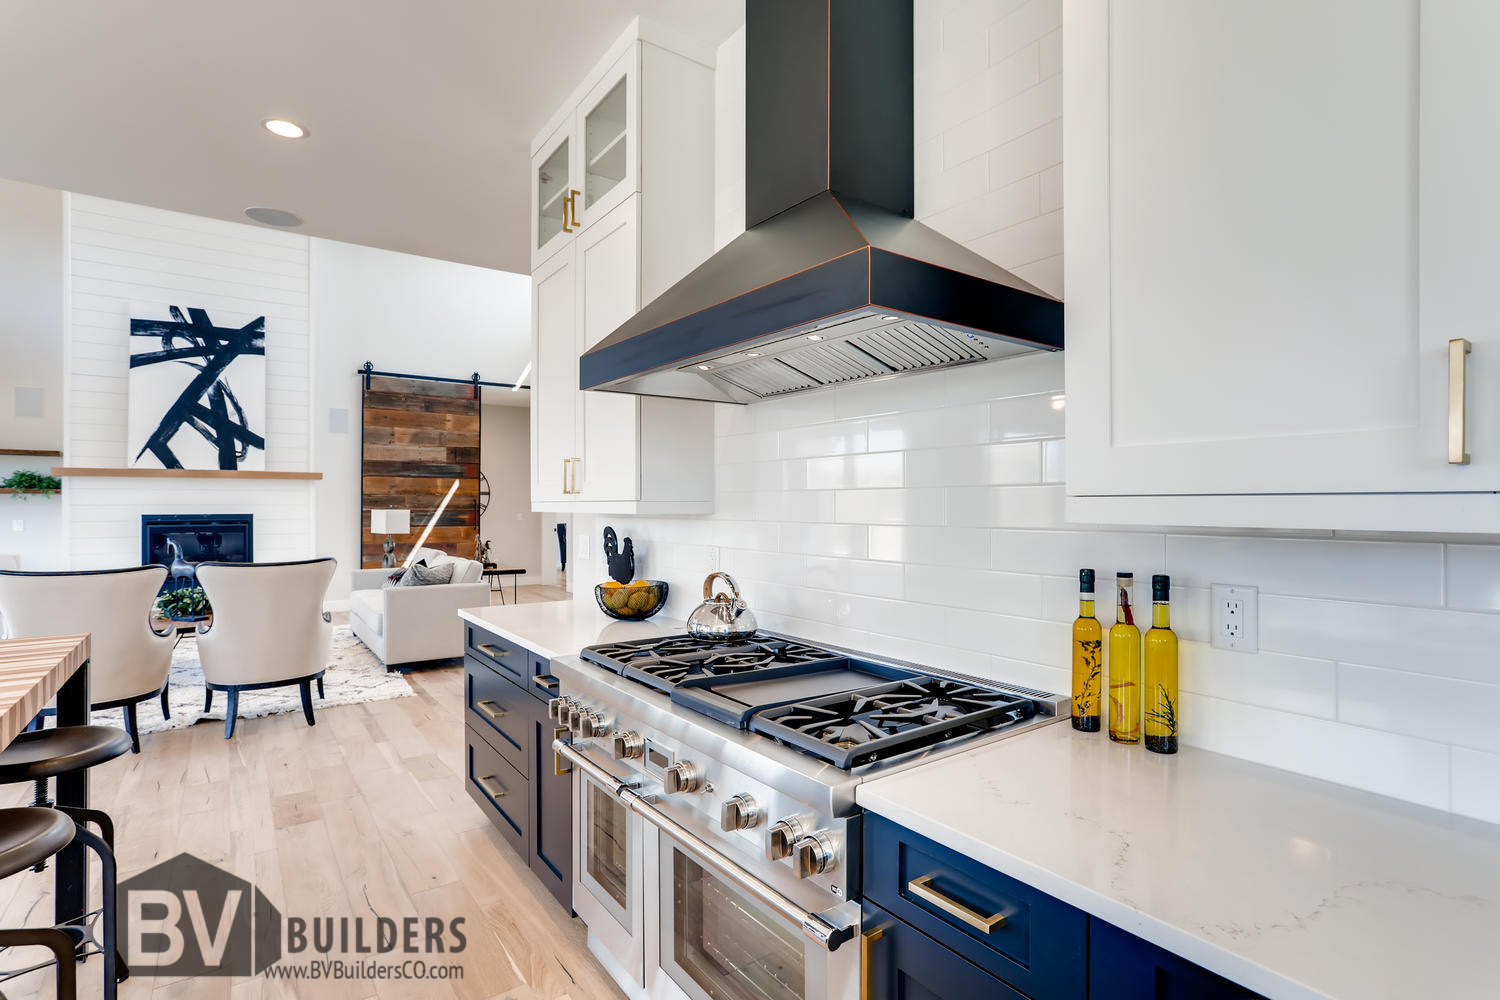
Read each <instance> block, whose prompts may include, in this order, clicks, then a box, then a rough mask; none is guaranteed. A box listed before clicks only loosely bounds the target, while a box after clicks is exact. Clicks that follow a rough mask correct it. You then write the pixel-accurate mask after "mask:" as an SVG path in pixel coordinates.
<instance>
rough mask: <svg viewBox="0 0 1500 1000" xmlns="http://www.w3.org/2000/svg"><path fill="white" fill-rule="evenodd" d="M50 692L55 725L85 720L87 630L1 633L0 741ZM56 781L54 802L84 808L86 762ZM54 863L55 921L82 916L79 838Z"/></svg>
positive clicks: (21, 726)
mask: <svg viewBox="0 0 1500 1000" xmlns="http://www.w3.org/2000/svg"><path fill="white" fill-rule="evenodd" d="M54 698H55V699H57V701H56V705H57V724H58V725H59V726H84V725H88V722H89V637H88V635H87V634H86V633H85V634H80V635H53V636H44V637H41V638H36V639H0V747H8V746H10V744H11V742H12V741H13V740H15V738H16V737H17V736H19V735H20V734H21V733H22V732H23V731H24V730H25V729H26V727H27V726H28V725H29V724H30V723H31V720H32V719H34V718H36V716H37V714H38V713H39V712H41V710H42V709H43V708H45V707H46V705H47V703H48V702H50V701H52V700H53V699H54ZM56 781H57V787H56V790H55V792H54V795H55V797H56V801H57V804H58V805H60V806H72V807H75V808H78V809H87V808H88V804H89V772H88V768H82V769H80V770H78V771H74V772H73V773H71V774H64V775H60V776H59V777H58V778H57V779H56ZM56 864H57V871H56V875H57V895H56V900H55V911H56V923H58V924H65V923H69V922H71V921H74V920H77V919H79V918H81V917H82V916H83V915H84V912H85V910H86V908H87V902H88V895H87V892H88V884H89V882H88V859H87V855H86V854H85V851H84V847H83V842H82V841H80V840H76V839H75V840H74V841H73V842H72V843H71V844H69V845H68V846H67V847H65V848H63V849H62V851H61V852H60V853H59V854H58V856H57V862H56Z"/></svg>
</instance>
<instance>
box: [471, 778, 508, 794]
mask: <svg viewBox="0 0 1500 1000" xmlns="http://www.w3.org/2000/svg"><path fill="white" fill-rule="evenodd" d="M475 784H476V785H478V786H479V787H480V789H482V790H483V791H484V794H486V795H488V796H489V797H490V798H492V799H503V798H505V789H503V788H501V787H500V782H498V781H496V780H495V776H494V775H493V774H487V775H485V776H484V777H483V778H480V779H479V780H478V781H476V782H475Z"/></svg>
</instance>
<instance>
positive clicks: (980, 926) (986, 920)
mask: <svg viewBox="0 0 1500 1000" xmlns="http://www.w3.org/2000/svg"><path fill="white" fill-rule="evenodd" d="M906 888H907V890H908V891H909V892H910V893H911V894H912V895H913V896H916V897H917V898H918V899H920V900H923V901H925V902H928V903H931V904H932V905H933V906H936V907H937V908H938V909H940V910H942V911H943V912H944V913H946V914H948V915H949V916H950V917H957V918H958V919H959V920H962V921H963V922H964V923H966V924H968V925H969V926H970V927H972V928H974V929H975V930H976V931H979V932H981V933H983V934H988V933H989V932H990V931H992V930H994V929H995V928H996V927H1004V926H1005V914H1003V913H994V914H991V915H990V916H988V917H986V916H985V915H984V914H982V913H975V912H974V911H973V910H971V909H969V908H968V907H967V906H965V905H964V904H962V903H959V902H956V901H955V900H952V899H949V898H948V897H947V896H945V895H943V894H942V893H940V892H938V891H937V890H936V889H934V888H933V887H932V876H931V875H923V876H922V877H921V878H914V879H912V880H911V881H910V882H908V883H906Z"/></svg>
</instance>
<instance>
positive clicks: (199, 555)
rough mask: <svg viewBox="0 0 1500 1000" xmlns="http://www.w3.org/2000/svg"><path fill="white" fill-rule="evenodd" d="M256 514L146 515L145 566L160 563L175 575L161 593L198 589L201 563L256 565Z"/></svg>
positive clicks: (143, 531)
mask: <svg viewBox="0 0 1500 1000" xmlns="http://www.w3.org/2000/svg"><path fill="white" fill-rule="evenodd" d="M254 528H255V516H254V515H253V514H142V515H141V565H143V566H145V565H148V564H150V563H160V564H161V565H163V566H166V567H168V568H169V569H170V570H171V571H172V572H170V573H169V574H168V576H167V580H166V582H165V583H163V584H162V588H161V592H162V593H167V592H168V591H171V590H176V589H178V588H179V587H191V586H196V583H197V581H196V580H195V579H194V573H195V572H196V570H197V565H198V563H201V562H253V561H254V560H255V546H254V542H255V531H254Z"/></svg>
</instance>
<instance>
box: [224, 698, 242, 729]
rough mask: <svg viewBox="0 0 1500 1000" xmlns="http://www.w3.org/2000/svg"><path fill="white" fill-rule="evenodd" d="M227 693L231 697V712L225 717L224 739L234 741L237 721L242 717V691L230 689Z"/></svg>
mask: <svg viewBox="0 0 1500 1000" xmlns="http://www.w3.org/2000/svg"><path fill="white" fill-rule="evenodd" d="M226 693H227V694H228V695H229V711H228V714H227V715H225V716H224V738H225V739H226V740H230V739H234V723H235V720H236V719H238V718H239V717H240V689H239V688H230V689H229V690H228V692H226Z"/></svg>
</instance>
